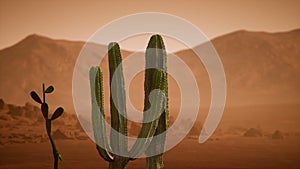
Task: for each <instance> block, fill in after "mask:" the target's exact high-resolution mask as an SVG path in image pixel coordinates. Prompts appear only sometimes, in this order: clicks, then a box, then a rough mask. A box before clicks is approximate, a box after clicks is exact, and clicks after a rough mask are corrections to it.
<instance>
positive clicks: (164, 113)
mask: <svg viewBox="0 0 300 169" xmlns="http://www.w3.org/2000/svg"><path fill="white" fill-rule="evenodd" d="M108 48H109V51H108V57H109V72H110V92H111V96H110V105H111V106H110V113H111V126H112V130H115V131H116V132H117V133H118V134H116V132H111V135H110V143H111V146H110V145H109V144H108V139H107V136H106V128H105V113H104V108H103V107H104V106H103V78H102V71H101V69H100V68H99V67H92V68H91V69H90V87H91V96H92V122H93V129H94V137H95V141H96V144H97V150H98V152H99V154H100V156H101V157H103V158H104V159H105V160H106V161H109V162H110V164H109V168H110V169H123V168H125V166H126V164H127V163H128V161H129V160H133V159H135V158H137V157H139V156H140V155H142V154H143V153H145V152H146V154H151V153H155V152H157V151H158V152H160V154H159V155H156V156H153V157H147V168H151V169H152V168H153V169H156V168H163V163H162V152H163V149H164V142H165V134H164V135H163V137H162V139H159V140H160V141H155V142H152V141H153V136H154V135H158V134H161V133H163V132H164V131H166V129H167V127H168V82H167V73H166V60H167V59H166V52H165V47H164V44H163V40H162V37H161V36H160V35H153V36H152V37H151V39H150V41H149V44H148V47H147V51H146V72H145V82H144V90H145V91H144V92H145V100H144V123H143V125H142V129H141V131H140V133H139V135H138V138H143V139H138V140H137V141H136V142H135V144H134V145H133V146H132V148H131V150H130V151H129V152H128V145H127V140H126V139H125V137H124V136H127V119H126V100H125V89H124V77H123V68H122V57H121V53H120V48H119V45H118V44H117V43H115V42H113V43H110V44H109V47H108ZM116 84H117V85H116ZM112 93H114V94H112ZM157 117H158V118H157ZM122 136H123V137H122ZM113 152H118V154H122V156H120V155H116V154H112V153H113ZM123 155H124V156H123ZM129 157H131V158H129Z"/></svg>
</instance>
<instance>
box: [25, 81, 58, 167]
mask: <svg viewBox="0 0 300 169" xmlns="http://www.w3.org/2000/svg"><path fill="white" fill-rule="evenodd" d="M42 88H43V101H42V100H41V99H40V97H39V95H38V94H37V93H36V92H35V91H31V92H30V96H31V98H32V99H33V100H34V101H36V102H37V103H39V104H40V105H41V112H42V114H43V117H44V119H45V123H46V131H47V135H48V138H49V140H50V143H51V146H52V153H53V158H54V169H58V159H60V160H61V161H62V160H63V157H62V155H61V154H60V153H59V152H58V151H57V148H56V145H55V142H54V139H53V137H52V134H51V125H52V123H51V122H52V121H53V120H55V119H57V118H58V117H60V116H61V115H62V114H63V112H64V109H63V108H62V107H58V108H57V109H56V110H55V111H54V113H53V114H52V116H51V118H49V116H48V112H49V107H48V104H47V103H46V94H48V93H52V92H53V91H54V87H53V86H49V87H48V88H47V89H46V90H45V85H44V84H43V85H42Z"/></svg>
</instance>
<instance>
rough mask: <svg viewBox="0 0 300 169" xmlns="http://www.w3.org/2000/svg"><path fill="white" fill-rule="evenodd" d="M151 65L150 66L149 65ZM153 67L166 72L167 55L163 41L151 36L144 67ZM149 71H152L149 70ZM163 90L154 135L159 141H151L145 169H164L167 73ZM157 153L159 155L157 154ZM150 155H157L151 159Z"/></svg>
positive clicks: (167, 114)
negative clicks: (163, 96) (163, 105)
mask: <svg viewBox="0 0 300 169" xmlns="http://www.w3.org/2000/svg"><path fill="white" fill-rule="evenodd" d="M151 64H152V65H151ZM153 65H155V67H156V68H158V69H160V70H162V71H164V72H165V73H166V72H167V53H166V50H165V45H164V42H163V39H162V37H161V36H160V35H153V36H152V37H151V39H150V41H149V43H148V46H147V50H146V67H150V66H151V67H153ZM150 71H152V70H151V69H150ZM162 83H163V84H164V88H163V92H164V94H165V96H166V100H165V101H166V103H165V107H164V112H163V113H162V114H161V116H160V118H159V121H158V126H157V128H156V131H155V134H154V135H160V137H159V139H155V140H153V141H152V142H151V143H150V145H149V147H148V149H147V151H146V154H148V155H149V157H147V158H146V168H147V169H160V168H164V165H163V158H162V153H163V151H164V146H165V139H166V133H165V131H166V130H167V128H168V125H169V110H168V79H167V73H166V76H165V77H164V79H163V82H162ZM158 153H159V154H158ZM151 154H158V155H155V156H152V157H151Z"/></svg>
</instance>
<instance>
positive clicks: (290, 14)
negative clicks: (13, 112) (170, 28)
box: [0, 0, 300, 49]
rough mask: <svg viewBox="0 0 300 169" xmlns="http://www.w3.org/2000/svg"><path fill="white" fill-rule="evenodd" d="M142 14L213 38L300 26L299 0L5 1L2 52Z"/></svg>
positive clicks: (84, 34) (0, 2)
mask: <svg viewBox="0 0 300 169" xmlns="http://www.w3.org/2000/svg"><path fill="white" fill-rule="evenodd" d="M138 12H164V13H170V14H173V15H177V16H179V17H182V18H185V19H186V20H188V21H190V22H192V23H193V24H195V25H197V26H198V27H199V28H200V29H201V30H202V31H203V32H204V33H205V34H206V35H207V36H208V37H209V38H213V37H216V36H219V35H222V34H225V33H228V32H232V31H235V30H239V29H246V30H250V31H268V32H276V31H288V30H292V29H296V28H300V0H207V1H203V0H193V1H189V0H181V1H180V0H172V1H166V0H150V1H149V0H148V1H142V0H136V1H121V0H120V1H118V0H114V1H101V0H99V1H80V0H78V1H73V0H69V1H68V0H65V1H60V0H51V1H46V0H35V1H34V0H26V1H25V0H24V1H21V0H0V37H1V40H0V49H2V48H4V47H8V46H10V45H13V44H15V43H16V42H18V41H19V40H21V39H23V38H24V37H26V36H27V35H29V34H33V33H36V34H41V35H45V36H49V37H52V38H59V39H70V40H87V39H88V37H89V36H91V35H92V34H93V33H94V32H95V31H96V30H97V29H99V28H100V27H101V26H103V25H105V24H107V23H109V22H110V21H112V20H113V19H117V18H119V17H122V16H125V15H128V14H134V13H138Z"/></svg>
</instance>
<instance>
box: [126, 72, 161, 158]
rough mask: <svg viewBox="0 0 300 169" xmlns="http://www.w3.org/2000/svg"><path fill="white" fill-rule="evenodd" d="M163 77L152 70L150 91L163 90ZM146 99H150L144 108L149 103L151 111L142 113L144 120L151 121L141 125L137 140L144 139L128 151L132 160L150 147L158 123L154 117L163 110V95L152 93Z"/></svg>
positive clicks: (157, 119)
mask: <svg viewBox="0 0 300 169" xmlns="http://www.w3.org/2000/svg"><path fill="white" fill-rule="evenodd" d="M165 76H166V74H165V72H163V71H160V70H154V72H153V76H152V80H151V81H152V82H153V84H152V85H151V88H150V89H151V90H150V91H152V90H154V89H159V91H161V90H162V89H163V88H164V85H163V83H162V82H163V80H164V78H165ZM149 79H150V78H149ZM151 97H152V98H151ZM148 98H150V101H149V102H147V103H148V104H147V105H145V107H150V103H151V109H150V110H148V111H147V112H144V120H146V121H149V119H153V120H152V121H150V122H146V123H143V125H142V129H141V131H140V133H139V135H138V138H144V139H138V140H137V141H136V142H135V144H134V145H133V147H132V149H131V151H130V156H131V157H133V158H136V157H139V156H140V155H142V154H143V153H144V152H145V150H146V149H147V148H148V146H149V145H150V143H151V140H152V138H153V135H154V133H155V130H156V128H157V126H158V121H159V118H156V119H155V117H158V116H159V114H160V113H161V112H162V111H163V108H164V99H165V95H164V93H162V92H154V96H151V95H150V96H149V97H148Z"/></svg>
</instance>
